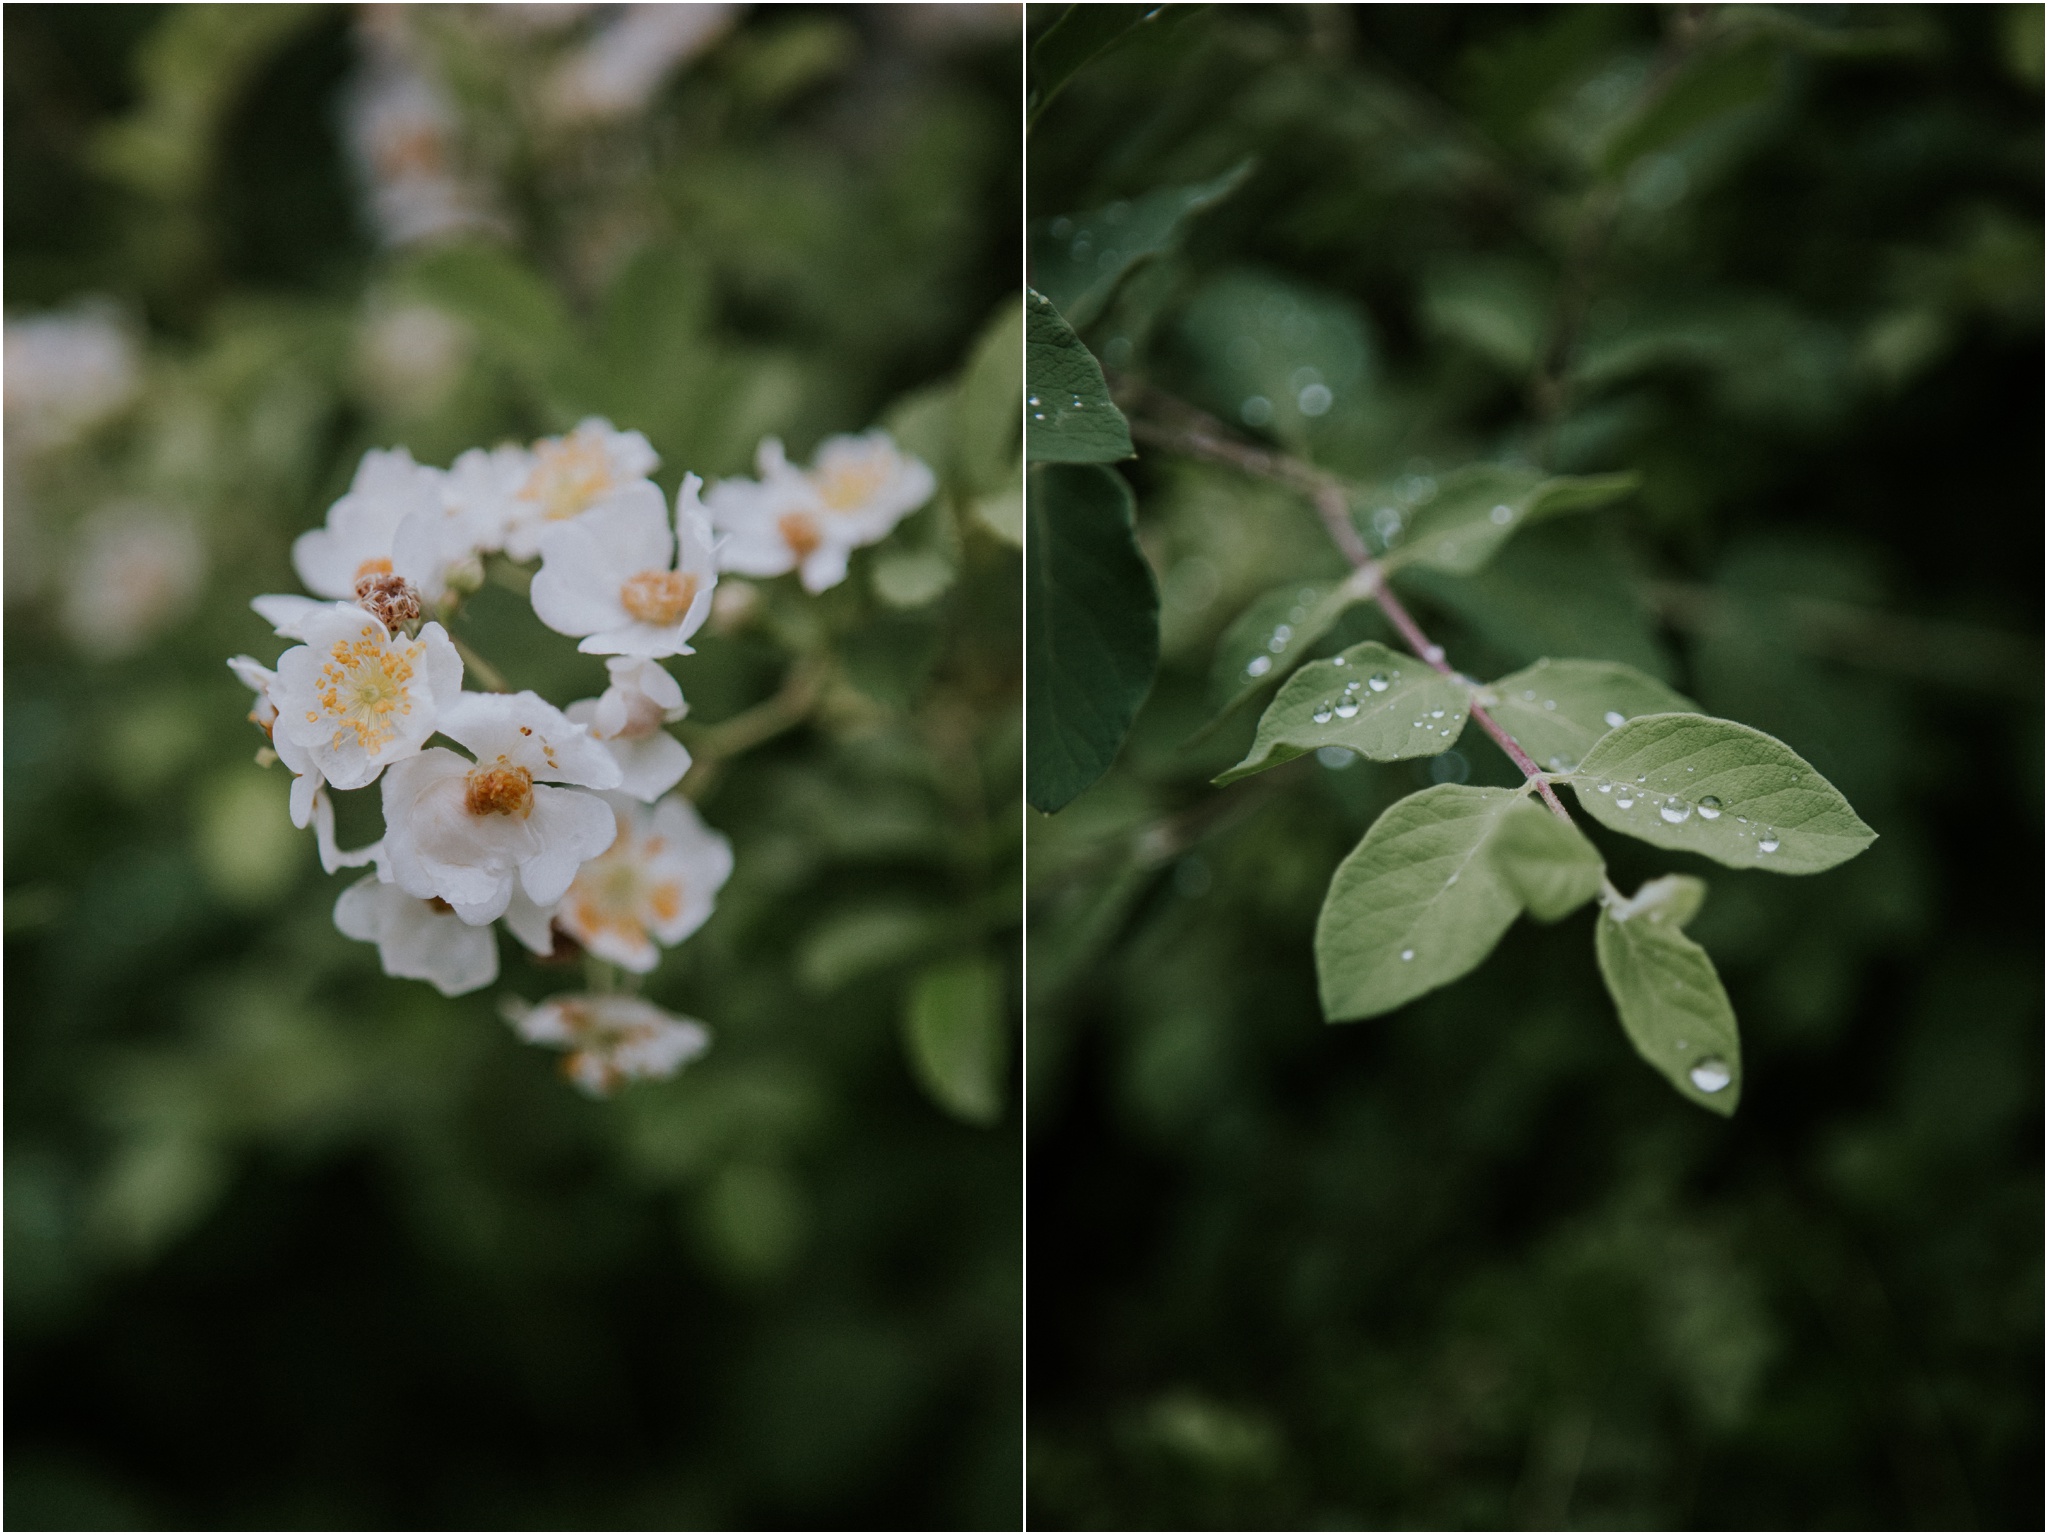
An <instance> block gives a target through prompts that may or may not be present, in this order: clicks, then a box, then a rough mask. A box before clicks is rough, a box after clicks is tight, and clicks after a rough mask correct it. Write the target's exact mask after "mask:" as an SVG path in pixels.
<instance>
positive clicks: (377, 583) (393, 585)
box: [356, 572, 420, 634]
mask: <svg viewBox="0 0 2048 1535" xmlns="http://www.w3.org/2000/svg"><path fill="white" fill-rule="evenodd" d="M356 606H358V607H360V608H362V609H363V610H364V611H365V612H367V613H371V614H374V615H375V616H376V617H377V618H378V619H379V620H381V621H382V623H383V625H384V627H385V628H386V629H387V630H389V631H391V632H392V633H394V634H396V633H397V632H398V631H399V630H400V629H402V628H404V627H405V626H406V625H407V624H410V623H416V622H417V621H418V620H419V616H420V594H419V592H418V591H416V590H415V589H414V587H413V584H412V583H411V582H410V581H408V580H406V579H405V577H403V576H394V575H390V574H388V573H383V574H379V573H376V572H373V573H371V574H370V575H366V576H363V577H362V578H361V579H359V580H358V581H357V582H356Z"/></svg>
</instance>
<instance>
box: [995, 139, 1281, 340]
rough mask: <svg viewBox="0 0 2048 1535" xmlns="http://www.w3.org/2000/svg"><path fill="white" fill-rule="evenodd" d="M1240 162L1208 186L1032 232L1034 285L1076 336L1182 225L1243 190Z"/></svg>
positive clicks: (1245, 167) (1043, 223)
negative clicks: (1130, 274) (1128, 276)
mask: <svg viewBox="0 0 2048 1535" xmlns="http://www.w3.org/2000/svg"><path fill="white" fill-rule="evenodd" d="M1251 168H1252V162H1251V161H1250V160H1244V161H1241V162H1239V163H1238V164H1237V165H1235V166H1233V167H1232V168H1231V169H1229V170H1227V171H1225V172H1224V173H1223V174H1222V175H1220V176H1218V177H1217V178H1216V179H1215V180H1213V181H1203V182H1198V183H1196V184H1195V185H1194V186H1187V187H1162V188H1161V189H1160V190H1158V191H1156V192H1148V193H1146V194H1145V195H1144V196H1143V197H1139V198H1134V199H1132V200H1131V201H1128V202H1114V203H1111V204H1110V205H1109V206H1108V207H1107V208H1101V209H1098V210H1097V211H1095V212H1094V213H1083V214H1076V215H1070V216H1066V217H1062V218H1056V219H1050V220H1040V221H1039V222H1038V223H1037V224H1036V225H1035V226H1034V227H1033V229H1032V231H1031V280H1032V283H1033V284H1034V285H1035V286H1036V287H1037V288H1038V289H1039V291H1040V292H1042V293H1043V294H1045V296H1046V297H1047V298H1049V299H1051V300H1052V302H1053V306H1054V307H1055V308H1057V309H1058V310H1059V312H1060V313H1061V314H1063V315H1065V316H1066V317H1067V322H1068V323H1069V324H1070V325H1072V326H1073V327H1074V328H1075V329H1076V330H1079V329H1081V328H1082V327H1084V326H1086V325H1087V324H1088V323H1089V322H1090V321H1091V320H1093V319H1094V318H1095V317H1096V316H1097V315H1098V314H1100V313H1101V312H1102V309H1103V306H1104V305H1105V304H1107V303H1108V302H1109V297H1110V295H1111V294H1112V293H1114V292H1115V291H1116V286H1117V284H1118V283H1120V282H1122V281H1123V279H1124V275H1125V274H1126V273H1127V272H1129V271H1130V270H1131V268H1132V267H1134V266H1136V265H1137V264H1138V263H1139V262H1141V261H1144V260H1147V259H1148V258H1150V257H1153V256H1157V255H1159V254H1160V253H1161V252H1163V251H1168V250H1171V249H1172V248H1173V246H1174V244H1175V243H1176V242H1177V241H1178V240H1179V239H1180V236H1181V231H1182V229H1183V228H1184V227H1185V226H1186V224H1187V221H1188V220H1189V219H1190V218H1192V217H1193V216H1194V215H1195V214H1197V213H1200V212H1201V211H1202V210H1203V209H1205V208H1213V207H1214V206H1215V205H1216V204H1217V203H1220V202H1221V201H1223V199H1224V198H1226V197H1228V196H1229V195H1230V194H1231V193H1232V192H1234V191H1236V190H1237V189H1238V187H1239V186H1240V185H1242V184H1243V182H1244V179H1245V177H1246V176H1248V175H1250V174H1251Z"/></svg>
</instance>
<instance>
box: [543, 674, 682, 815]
mask: <svg viewBox="0 0 2048 1535" xmlns="http://www.w3.org/2000/svg"><path fill="white" fill-rule="evenodd" d="M604 664H605V668H606V669H607V670H608V671H609V672H610V673H611V677H612V685H611V686H610V687H608V688H606V689H605V690H604V695H603V696H602V697H600V698H579V699H578V700H577V701H576V702H575V703H573V704H571V705H569V707H568V708H567V709H566V710H564V711H563V712H564V713H566V714H567V715H568V716H569V718H570V719H572V720H574V721H576V723H577V724H579V725H585V726H588V727H589V730H590V733H591V734H592V735H593V736H595V737H596V738H597V739H598V740H600V741H602V742H604V744H605V749H606V750H607V751H609V752H610V753H611V754H612V759H613V760H614V761H615V762H617V763H618V765H619V788H620V789H621V790H622V791H623V792H625V793H627V794H630V795H632V796H633V798H635V799H638V800H646V801H647V802H649V803H650V804H651V803H652V802H653V801H655V800H658V799H660V798H661V797H662V795H664V794H666V793H668V791H669V790H671V789H673V788H674V787H675V786H676V785H677V784H678V783H679V782H681V780H682V776H683V774H685V773H687V772H689V771H690V753H689V749H688V748H687V747H685V746H684V745H683V743H682V742H680V741H678V740H677V739H676V738H675V737H674V736H672V735H670V734H669V733H668V732H667V731H666V730H663V729H662V728H661V727H662V726H663V725H664V724H666V723H668V722H670V721H672V720H679V719H681V718H682V717H683V716H684V715H686V714H688V713H689V712H690V706H689V705H688V704H686V703H684V702H683V690H682V689H681V688H680V687H678V686H676V679H675V678H673V677H671V676H670V675H669V674H668V673H667V672H666V671H664V670H662V668H661V667H660V666H659V665H658V664H656V663H655V662H653V661H649V660H647V659H645V658H644V657H641V656H611V657H608V658H607V659H606V661H605V663H604Z"/></svg>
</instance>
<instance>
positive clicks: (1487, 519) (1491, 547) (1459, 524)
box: [1381, 464, 1641, 575]
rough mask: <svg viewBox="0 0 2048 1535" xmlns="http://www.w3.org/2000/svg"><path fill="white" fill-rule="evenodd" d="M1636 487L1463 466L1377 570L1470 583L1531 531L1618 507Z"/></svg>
mask: <svg viewBox="0 0 2048 1535" xmlns="http://www.w3.org/2000/svg"><path fill="white" fill-rule="evenodd" d="M1640 483H1641V479H1640V477H1639V476H1637V475H1634V474H1592V475H1558V476H1553V477H1551V478H1549V479H1546V478H1544V476H1543V475H1542V473H1541V472H1540V471H1538V470H1535V469H1523V468H1517V467H1514V466H1512V465H1507V464H1468V465H1466V466H1465V467H1464V468H1462V469H1458V470H1454V471H1452V472H1451V473H1450V474H1447V475H1445V476H1444V477H1443V479H1442V480H1441V481H1440V482H1439V483H1438V485H1437V488H1436V492H1435V494H1434V495H1432V496H1431V497H1430V498H1429V499H1428V500H1427V501H1425V502H1423V504H1422V505H1421V507H1420V508H1418V509H1417V510H1416V512H1415V514H1414V516H1413V518H1412V520H1411V521H1410V523H1409V525H1408V531H1407V534H1406V536H1404V537H1403V538H1402V539H1401V541H1400V542H1399V543H1398V544H1396V545H1395V546H1394V547H1393V548H1392V549H1390V550H1388V551H1387V553H1386V555H1385V556H1384V557H1383V559H1382V561H1381V563H1382V564H1383V565H1385V566H1386V568H1387V569H1388V570H1398V569H1400V568H1401V567H1402V566H1404V565H1423V566H1428V567H1430V568H1432V569H1436V570H1447V571H1451V572H1453V573H1454V574H1458V575H1469V574H1471V573H1472V572H1473V571H1475V570H1478V569H1479V568H1480V567H1481V566H1483V565H1484V564H1485V563H1486V562H1487V561H1488V560H1490V559H1492V558H1493V555H1494V551H1495V550H1497V549H1499V548H1500V546H1501V545H1502V544H1504V543H1506V542H1507V541H1508V540H1509V539H1510V538H1512V537H1513V536H1514V535H1515V533H1516V532H1517V531H1519V530H1520V529H1522V528H1525V527H1527V526H1529V525H1530V524H1531V523H1536V522H1542V521H1544V520H1545V519H1546V518H1550V517H1559V516H1562V515H1564V514H1565V513H1566V512H1585V511H1591V510H1593V509H1594V508H1595V507H1600V506H1605V505H1607V504H1608V503H1609V502H1613V501H1619V500H1620V499H1621V498H1622V497H1623V496H1625V495H1627V494H1628V493H1629V492H1630V491H1632V490H1634V489H1635V488H1636V486H1637V485H1638V484H1640Z"/></svg>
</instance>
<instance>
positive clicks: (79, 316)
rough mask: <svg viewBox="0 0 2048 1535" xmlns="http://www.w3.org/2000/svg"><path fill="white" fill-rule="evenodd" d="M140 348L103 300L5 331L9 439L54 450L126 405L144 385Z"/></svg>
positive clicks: (21, 321) (29, 320)
mask: <svg viewBox="0 0 2048 1535" xmlns="http://www.w3.org/2000/svg"><path fill="white" fill-rule="evenodd" d="M135 350H136V349H135V343H134V341H133V340H132V339H131V338H130V336H129V333H128V331H127V329H126V328H125V327H124V326H123V325H122V324H121V322H120V320H118V319H117V318H116V317H115V315H114V313H113V311H112V310H111V309H110V308H108V307H107V306H106V305H105V304H104V303H103V302H102V303H100V304H88V305H84V306H81V307H80V308H79V309H78V310H77V311H75V312H73V313H70V314H39V315H31V316H28V317H26V318H22V319H10V320H8V321H7V326H6V368H5V372H6V407H7V435H8V436H9V437H10V438H12V439H13V440H14V441H15V442H17V443H18V444H20V445H22V446H24V447H28V448H50V447H57V446H60V445H61V444H63V443H65V442H68V441H70V440H71V439H72V438H75V437H77V436H78V435H79V434H80V433H82V432H84V431H86V430H88V429H89V428H91V427H93V426H96V425H97V424H99V423H100V422H101V421H104V420H106V419H107V417H109V416H111V415H113V414H114V413H115V412H116V411H118V410H120V408H121V407H122V406H123V405H125V404H127V403H128V401H129V400H130V399H131V398H133V397H134V394H135V391H136V390H137V389H138V388H139V387H140V386H141V382H142V379H141V367H140V364H139V362H138V360H137V358H136V355H135Z"/></svg>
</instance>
